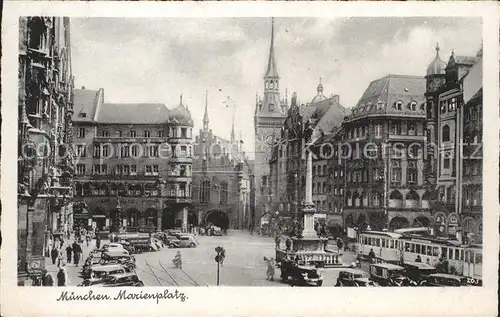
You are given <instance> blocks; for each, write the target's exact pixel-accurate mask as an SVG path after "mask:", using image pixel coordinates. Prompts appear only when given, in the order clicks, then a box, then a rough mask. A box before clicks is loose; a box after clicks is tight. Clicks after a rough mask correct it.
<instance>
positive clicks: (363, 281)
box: [355, 277, 380, 287]
mask: <svg viewBox="0 0 500 317" xmlns="http://www.w3.org/2000/svg"><path fill="white" fill-rule="evenodd" d="M355 286H357V287H376V286H380V285H378V284H377V283H375V282H374V281H372V280H370V279H369V278H367V277H362V278H358V279H356V285H355Z"/></svg>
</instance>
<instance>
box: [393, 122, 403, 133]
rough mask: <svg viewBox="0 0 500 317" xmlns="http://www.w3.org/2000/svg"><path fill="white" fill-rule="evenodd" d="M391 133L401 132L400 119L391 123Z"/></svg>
mask: <svg viewBox="0 0 500 317" xmlns="http://www.w3.org/2000/svg"><path fill="white" fill-rule="evenodd" d="M391 133H392V134H401V123H400V122H398V121H393V122H392V123H391Z"/></svg>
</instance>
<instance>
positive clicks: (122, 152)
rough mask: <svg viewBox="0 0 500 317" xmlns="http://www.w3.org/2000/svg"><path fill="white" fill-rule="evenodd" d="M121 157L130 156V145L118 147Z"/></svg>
mask: <svg viewBox="0 0 500 317" xmlns="http://www.w3.org/2000/svg"><path fill="white" fill-rule="evenodd" d="M120 156H121V157H130V147H129V146H128V145H122V146H121V148H120Z"/></svg>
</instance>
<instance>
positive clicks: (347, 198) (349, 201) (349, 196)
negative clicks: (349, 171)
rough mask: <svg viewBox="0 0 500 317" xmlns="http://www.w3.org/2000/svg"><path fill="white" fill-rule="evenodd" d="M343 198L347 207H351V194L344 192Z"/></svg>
mask: <svg viewBox="0 0 500 317" xmlns="http://www.w3.org/2000/svg"><path fill="white" fill-rule="evenodd" d="M345 197H346V201H347V206H349V207H350V206H352V199H351V192H349V191H348V192H346V194H345Z"/></svg>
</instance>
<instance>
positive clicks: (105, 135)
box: [101, 130, 109, 138]
mask: <svg viewBox="0 0 500 317" xmlns="http://www.w3.org/2000/svg"><path fill="white" fill-rule="evenodd" d="M101 134H102V136H103V137H105V138H107V137H108V136H109V132H108V130H102V132H101Z"/></svg>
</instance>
